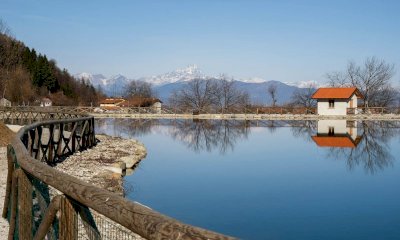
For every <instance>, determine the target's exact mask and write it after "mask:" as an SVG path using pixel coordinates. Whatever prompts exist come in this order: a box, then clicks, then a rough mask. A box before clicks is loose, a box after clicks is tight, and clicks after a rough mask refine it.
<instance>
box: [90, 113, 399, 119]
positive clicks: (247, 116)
mask: <svg viewBox="0 0 400 240" xmlns="http://www.w3.org/2000/svg"><path fill="white" fill-rule="evenodd" d="M90 115H92V116H93V117H95V118H138V119H139V118H146V119H216V120H218V119H221V120H222V119H223V120H325V119H335V120H338V119H346V120H384V121H390V120H396V121H398V120H400V114H357V115H345V116H322V115H315V114H198V115H193V114H145V113H143V114H138V113H135V114H128V113H90Z"/></svg>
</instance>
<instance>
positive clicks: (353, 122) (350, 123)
mask: <svg viewBox="0 0 400 240" xmlns="http://www.w3.org/2000/svg"><path fill="white" fill-rule="evenodd" d="M346 127H348V128H354V127H356V121H346Z"/></svg>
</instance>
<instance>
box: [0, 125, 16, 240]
mask: <svg viewBox="0 0 400 240" xmlns="http://www.w3.org/2000/svg"><path fill="white" fill-rule="evenodd" d="M14 136H15V133H14V132H13V131H11V130H10V129H9V128H8V127H7V126H6V125H4V124H3V123H0V214H1V213H2V212H3V201H4V197H5V195H6V183H7V170H8V166H7V144H8V143H9V142H10V141H11V139H12V138H13V137H14ZM7 236H8V222H7V221H6V220H5V219H4V218H2V217H0V240H2V239H7Z"/></svg>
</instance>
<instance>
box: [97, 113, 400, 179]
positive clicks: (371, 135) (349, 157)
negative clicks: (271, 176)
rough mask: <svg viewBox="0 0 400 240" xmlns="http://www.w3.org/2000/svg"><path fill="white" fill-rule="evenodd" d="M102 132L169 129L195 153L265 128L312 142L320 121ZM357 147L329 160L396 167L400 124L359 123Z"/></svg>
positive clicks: (118, 126) (139, 123)
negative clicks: (391, 144)
mask: <svg viewBox="0 0 400 240" xmlns="http://www.w3.org/2000/svg"><path fill="white" fill-rule="evenodd" d="M97 125H98V127H99V128H100V129H102V128H112V131H114V135H116V136H128V137H135V136H141V135H145V134H148V133H149V132H151V131H153V130H154V128H155V127H162V126H168V132H167V134H168V135H170V136H172V137H173V138H174V139H175V140H179V141H181V142H183V143H184V144H185V145H186V146H187V147H188V148H189V149H191V150H193V151H195V152H201V151H208V152H211V151H213V150H219V152H220V153H221V154H225V153H226V152H228V151H233V150H234V147H235V144H236V143H237V142H238V141H239V140H241V139H247V138H248V136H249V134H250V131H251V127H265V128H268V130H269V131H270V133H274V132H275V131H276V129H278V128H280V127H291V132H292V135H293V136H294V137H296V138H303V139H304V140H306V141H312V138H311V136H313V135H315V134H316V133H317V121H267V120H262V121H238V120H191V119H188V120H182V119H181V120H176V119H175V120H157V119H99V120H98V121H97ZM357 132H358V138H359V139H360V140H359V141H357V144H356V147H354V148H343V147H330V148H329V150H328V154H327V158H331V159H336V160H343V159H344V160H345V161H346V163H347V166H348V168H349V169H350V170H352V169H355V168H356V167H357V166H362V167H364V169H365V171H366V172H368V173H371V174H374V173H376V172H377V171H379V170H383V169H385V168H387V167H390V166H392V165H393V162H394V157H393V156H392V155H391V153H390V148H389V145H388V144H389V142H390V140H392V139H393V138H394V137H396V136H398V135H399V134H400V123H399V122H394V121H393V122H391V121H363V122H358V124H357Z"/></svg>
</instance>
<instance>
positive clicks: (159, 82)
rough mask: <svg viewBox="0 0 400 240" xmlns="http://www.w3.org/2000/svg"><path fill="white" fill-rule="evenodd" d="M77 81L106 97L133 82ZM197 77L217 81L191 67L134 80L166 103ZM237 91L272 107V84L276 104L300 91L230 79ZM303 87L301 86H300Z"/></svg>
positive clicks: (120, 78) (115, 78)
mask: <svg viewBox="0 0 400 240" xmlns="http://www.w3.org/2000/svg"><path fill="white" fill-rule="evenodd" d="M75 77H76V78H83V79H85V80H87V81H89V82H90V83H92V84H93V85H94V86H95V87H97V88H101V89H102V90H103V92H104V93H106V94H107V95H108V96H122V95H124V91H125V89H126V85H127V84H128V83H129V82H130V81H132V79H128V78H126V77H124V76H122V75H116V76H113V77H111V78H106V77H104V76H103V75H101V74H89V73H81V74H77V75H75ZM195 78H200V79H207V78H218V77H210V76H206V75H205V74H203V73H202V72H201V71H200V70H199V68H198V67H197V66H196V65H191V66H188V67H186V68H183V69H177V70H175V71H172V72H169V73H165V74H160V75H155V76H151V77H142V78H139V79H137V80H141V81H145V82H149V83H151V84H152V85H153V89H154V91H155V92H156V93H157V96H158V98H160V99H161V100H162V101H163V102H168V100H169V97H170V96H171V94H172V93H173V92H174V91H176V90H179V89H182V88H183V87H184V86H186V85H187V84H188V82H189V81H191V80H193V79H195ZM233 81H234V82H235V85H236V86H237V87H238V88H239V89H243V90H245V91H247V92H248V93H249V95H250V99H251V101H252V102H253V103H256V104H271V98H270V96H269V94H268V92H267V89H268V87H269V86H270V85H272V84H274V85H276V87H277V104H284V103H287V102H289V101H290V98H291V96H292V94H293V92H294V91H296V90H297V89H299V87H298V86H296V85H294V84H287V83H283V82H280V81H276V80H271V81H267V80H264V79H260V78H253V79H240V80H233ZM301 84H303V85H304V83H301Z"/></svg>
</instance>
